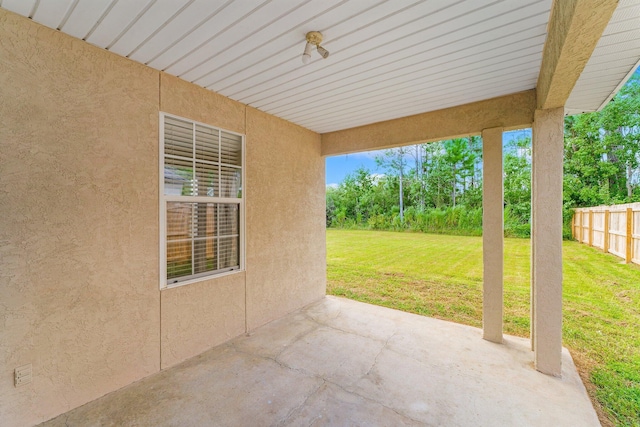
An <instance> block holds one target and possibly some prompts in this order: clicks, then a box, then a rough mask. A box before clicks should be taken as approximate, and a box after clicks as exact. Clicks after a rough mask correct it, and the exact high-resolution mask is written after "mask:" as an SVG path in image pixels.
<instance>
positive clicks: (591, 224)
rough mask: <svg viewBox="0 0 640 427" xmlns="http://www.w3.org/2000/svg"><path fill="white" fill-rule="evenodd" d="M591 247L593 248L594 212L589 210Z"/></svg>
mask: <svg viewBox="0 0 640 427" xmlns="http://www.w3.org/2000/svg"><path fill="white" fill-rule="evenodd" d="M589 246H593V211H592V210H591V209H589Z"/></svg>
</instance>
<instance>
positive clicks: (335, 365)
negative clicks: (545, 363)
mask: <svg viewBox="0 0 640 427" xmlns="http://www.w3.org/2000/svg"><path fill="white" fill-rule="evenodd" d="M481 336H482V331H481V330H479V329H476V328H472V327H469V326H464V325H460V324H456V323H451V322H445V321H442V320H437V319H431V318H428V317H424V316H419V315H415V314H410V313H405V312H400V311H396V310H392V309H388V308H384V307H378V306H373V305H368V304H364V303H360V302H356V301H351V300H347V299H343V298H337V297H330V296H328V297H326V298H325V299H323V300H321V301H319V302H316V303H314V304H311V305H309V306H307V307H304V308H302V309H301V310H298V311H296V312H294V313H291V314H289V315H287V316H285V317H283V318H281V319H279V320H275V321H273V322H271V323H269V324H267V325H265V326H262V327H260V328H258V329H256V330H255V331H253V332H251V333H248V334H246V335H243V336H240V337H237V338H235V339H233V340H231V341H229V342H227V343H226V344H223V345H221V346H218V347H216V348H214V349H211V350H209V351H207V352H205V353H203V354H201V355H199V356H197V357H194V358H193V359H190V360H188V361H187V362H184V363H182V364H180V365H178V366H175V367H172V368H170V369H167V370H165V371H163V372H161V373H158V374H155V375H153V376H151V377H149V378H145V379H143V380H141V381H139V382H137V383H135V384H132V385H130V386H128V387H125V388H124V389H122V390H118V391H116V392H113V393H110V394H108V395H107V396H104V397H102V398H100V399H98V400H96V401H93V402H91V403H88V404H86V405H84V406H82V407H80V408H77V409H75V410H73V411H70V412H68V413H66V414H63V415H61V416H59V417H58V418H55V419H53V420H51V421H49V422H46V423H44V424H42V426H43V427H57V426H61V427H62V426H81V425H82V426H125V425H136V426H158V425H180V426H205V425H216V426H248V425H256V426H257V425H260V426H282V425H291V426H346V425H349V426H374V425H376V426H423V425H427V426H487V427H490V426H497V425H500V426H516V425H517V426H520V427H527V426H581V427H596V426H599V425H600V424H599V422H598V418H597V416H596V413H595V411H594V409H593V407H592V406H591V402H590V401H589V397H588V396H587V394H586V391H585V389H584V386H583V385H582V382H581V380H580V377H579V376H578V374H577V372H576V370H575V367H574V365H573V362H572V360H571V356H570V355H569V353H568V351H566V350H564V351H563V354H562V361H563V369H562V377H561V378H555V377H551V376H547V375H540V374H539V373H537V372H536V371H535V370H533V369H532V365H533V354H532V353H531V351H530V349H529V343H528V340H526V339H523V338H517V337H511V336H507V337H505V340H504V343H503V345H497V344H493V343H491V342H488V341H485V340H482V339H481Z"/></svg>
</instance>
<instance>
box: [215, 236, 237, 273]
mask: <svg viewBox="0 0 640 427" xmlns="http://www.w3.org/2000/svg"><path fill="white" fill-rule="evenodd" d="M239 244H240V240H239V238H238V237H221V238H220V239H219V242H218V245H219V248H220V249H219V250H220V255H219V260H218V262H219V265H220V268H231V267H237V266H239V265H240V258H239V251H238V248H239Z"/></svg>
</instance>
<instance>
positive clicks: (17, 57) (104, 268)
mask: <svg viewBox="0 0 640 427" xmlns="http://www.w3.org/2000/svg"><path fill="white" fill-rule="evenodd" d="M159 111H166V112H169V113H172V114H176V115H179V116H183V117H187V118H190V119H194V120H197V121H201V122H204V123H208V124H210V125H213V126H217V127H221V128H224V129H229V130H232V131H235V132H240V133H244V132H245V131H246V130H247V129H248V128H249V126H248V121H247V114H248V112H247V109H246V107H245V106H244V105H242V104H239V103H237V102H234V101H231V100H229V99H227V98H224V97H222V96H220V95H217V94H215V93H213V92H210V91H207V90H204V89H202V88H198V87H196V86H194V85H191V84H189V83H187V82H184V81H182V80H179V79H177V78H174V77H171V76H167V75H165V74H163V73H161V72H158V71H155V70H152V69H150V68H148V67H145V66H142V65H140V64H136V63H134V62H132V61H129V60H127V59H124V58H121V57H118V56H116V55H114V54H111V53H109V52H106V51H104V50H101V49H98V48H96V47H93V46H90V45H89V44H87V43H85V42H82V41H80V40H77V39H74V38H72V37H69V36H67V35H64V34H62V33H59V32H56V31H53V30H50V29H47V28H45V27H43V26H40V25H39V24H37V23H34V22H33V21H30V20H28V19H26V18H23V17H19V16H17V15H15V14H12V13H10V12H7V11H4V10H0V217H1V218H2V220H1V222H0V262H1V265H0V420H1V421H2V422H0V425H3V426H4V425H9V426H13V425H31V424H35V423H37V422H40V421H43V420H46V419H49V418H52V417H54V416H56V415H58V414H60V413H62V412H65V411H68V410H70V409H72V408H74V407H77V406H79V405H82V404H84V403H86V402H88V401H91V400H93V399H96V398H98V397H100V396H102V395H104V394H106V393H108V392H111V391H114V390H117V389H118V388H121V387H123V386H125V385H127V384H129V383H131V382H133V381H136V380H138V379H140V378H143V377H145V376H148V375H149V374H151V373H154V372H157V371H159V370H160V369H162V368H164V367H168V366H171V365H174V364H176V363H178V362H180V361H182V360H184V359H187V358H189V357H193V356H196V355H197V354H199V353H201V352H203V351H205V350H207V349H209V348H211V347H212V346H215V345H217V344H220V343H222V342H224V341H226V340H228V339H230V338H232V337H234V336H237V335H239V334H242V333H244V332H245V330H246V325H247V321H248V320H250V321H251V324H252V325H254V326H255V325H259V324H263V323H265V322H267V321H269V320H272V319H275V318H277V317H280V316H282V315H284V314H286V313H289V312H291V311H294V310H296V309H298V308H300V307H302V306H304V305H307V304H309V303H311V302H313V301H315V300H317V299H319V298H321V297H322V296H323V295H324V292H325V264H326V261H325V243H324V239H325V237H324V160H323V158H322V157H321V154H320V136H319V135H317V134H314V133H312V132H310V131H308V130H305V129H303V128H300V127H298V126H295V125H292V124H290V123H288V122H285V121H283V120H280V119H277V118H275V117H272V116H269V115H267V114H263V113H261V112H258V111H251V112H250V113H249V116H250V120H249V123H251V124H252V126H253V128H252V131H251V132H249V135H247V138H246V157H247V161H246V189H247V190H246V210H247V216H246V230H247V232H246V236H247V237H246V246H247V248H246V254H247V255H246V272H240V273H235V274H231V275H228V276H224V277H220V278H216V279H212V280H208V281H203V282H199V283H194V284H189V285H185V286H182V287H179V288H174V289H168V290H163V291H160V290H159V283H158V280H159V278H158V262H159V246H158V245H159V235H158V233H159V223H158V220H159V216H158V206H159V199H158V197H159V194H158V186H159V185H158V184H159V183H158V156H159V153H158V149H159V147H158V137H159V129H158V127H159V123H158V113H159ZM246 289H248V290H249V291H250V292H249V291H247V292H245V290H246ZM249 295H250V296H251V301H250V304H249V305H248V306H247V302H248V299H249V298H248V296H249ZM250 311H251V312H252V313H253V314H252V316H251V317H250V319H248V318H247V313H248V312H250ZM28 363H31V364H33V382H32V383H31V384H28V385H25V386H22V387H19V388H16V387H14V385H13V371H14V369H15V368H16V367H18V366H21V365H25V364H28Z"/></svg>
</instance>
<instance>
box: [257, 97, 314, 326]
mask: <svg viewBox="0 0 640 427" xmlns="http://www.w3.org/2000/svg"><path fill="white" fill-rule="evenodd" d="M293 141H295V143H292V142H293ZM246 156H247V164H248V165H251V167H248V168H247V171H246V176H247V201H246V209H247V326H248V328H249V329H253V328H255V327H257V326H260V325H263V324H265V323H267V322H269V321H271V320H273V319H277V318H278V317H281V316H283V315H284V314H287V313H290V312H291V311H293V310H296V309H297V308H299V307H301V306H302V305H306V304H309V303H311V302H313V301H315V300H317V299H319V298H322V297H323V296H324V294H325V292H326V261H325V260H326V250H325V197H324V194H325V193H324V191H325V189H324V186H325V183H324V173H325V172H324V170H325V169H324V167H325V166H324V159H323V158H322V157H321V155H320V136H319V135H318V134H315V133H313V132H311V131H309V130H306V129H304V128H301V127H300V126H296V125H293V124H291V123H289V122H287V121H284V120H280V119H275V118H274V117H273V116H270V115H268V114H266V113H263V112H261V111H259V110H256V109H253V108H247V150H246ZM319 177H321V178H320V179H319Z"/></svg>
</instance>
